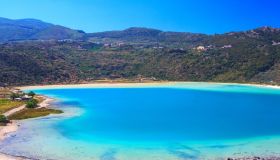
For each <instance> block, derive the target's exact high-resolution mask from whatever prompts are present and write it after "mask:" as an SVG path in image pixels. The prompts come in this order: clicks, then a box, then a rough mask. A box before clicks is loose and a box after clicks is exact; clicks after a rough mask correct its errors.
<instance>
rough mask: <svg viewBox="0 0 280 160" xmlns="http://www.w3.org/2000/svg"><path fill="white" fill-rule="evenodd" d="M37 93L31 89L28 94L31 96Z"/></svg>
mask: <svg viewBox="0 0 280 160" xmlns="http://www.w3.org/2000/svg"><path fill="white" fill-rule="evenodd" d="M35 95H36V94H35V93H34V92H33V91H30V92H29V93H28V96H31V97H34V96H35Z"/></svg>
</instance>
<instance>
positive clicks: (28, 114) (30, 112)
mask: <svg viewBox="0 0 280 160" xmlns="http://www.w3.org/2000/svg"><path fill="white" fill-rule="evenodd" d="M61 113H63V111H61V110H56V109H49V108H38V109H34V108H26V109H24V110H22V111H19V112H17V113H15V114H13V115H11V116H9V117H8V118H9V119H10V120H22V119H29V118H37V117H43V116H48V115H50V114H61Z"/></svg>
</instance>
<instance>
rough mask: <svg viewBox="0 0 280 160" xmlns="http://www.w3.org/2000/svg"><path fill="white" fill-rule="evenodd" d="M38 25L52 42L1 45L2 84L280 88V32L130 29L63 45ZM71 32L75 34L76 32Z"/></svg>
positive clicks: (266, 29)
mask: <svg viewBox="0 0 280 160" xmlns="http://www.w3.org/2000/svg"><path fill="white" fill-rule="evenodd" d="M28 24H29V22H28ZM35 24H36V25H35ZM32 26H36V27H35V28H39V29H38V30H41V29H42V28H45V29H44V31H45V32H46V33H50V34H42V35H40V34H33V35H40V36H41V37H43V38H42V39H47V40H48V41H13V42H6V43H2V44H0V68H1V72H0V84H7V85H31V84H57V83H81V82H89V81H93V80H98V79H105V78H107V79H118V78H124V79H137V78H139V77H142V78H143V77H146V78H150V79H157V80H171V81H215V82H241V83H248V82H250V83H252V82H254V83H266V84H280V30H279V29H277V28H271V27H261V28H257V29H254V30H249V31H244V32H231V33H226V34H219V35H205V34H193V33H180V32H164V31H160V30H156V29H148V28H129V29H127V30H124V31H110V32H102V33H91V34H85V35H84V39H82V40H79V41H76V40H75V38H74V39H72V40H63V41H61V40H50V39H53V37H52V34H54V33H55V35H59V34H57V33H56V32H57V31H58V30H57V29H52V27H54V26H53V25H51V24H45V23H43V24H41V23H40V22H38V23H37V22H36V21H33V24H32ZM64 31H65V30H64V29H62V31H61V34H62V35H64V34H65V32H64ZM40 33H43V31H41V32H40ZM66 33H67V34H66V35H67V36H68V35H71V33H72V30H71V32H70V33H68V32H66ZM75 33H76V32H75ZM81 34H82V33H81ZM74 35H75V34H74ZM74 35H71V37H75V36H74ZM37 37H39V36H37ZM54 39H55V38H54Z"/></svg>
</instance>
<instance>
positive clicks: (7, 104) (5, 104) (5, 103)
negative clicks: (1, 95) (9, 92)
mask: <svg viewBox="0 0 280 160" xmlns="http://www.w3.org/2000/svg"><path fill="white" fill-rule="evenodd" d="M21 105H24V102H18V101H12V100H9V99H0V114H3V113H5V112H7V111H9V110H11V109H14V108H17V107H19V106H21Z"/></svg>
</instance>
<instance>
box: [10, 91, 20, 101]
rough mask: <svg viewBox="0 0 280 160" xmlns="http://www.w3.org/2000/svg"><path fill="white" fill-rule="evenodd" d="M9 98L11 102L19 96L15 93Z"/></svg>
mask: <svg viewBox="0 0 280 160" xmlns="http://www.w3.org/2000/svg"><path fill="white" fill-rule="evenodd" d="M10 97H11V99H12V100H15V99H16V98H19V97H20V96H19V94H17V93H12V94H11V96H10Z"/></svg>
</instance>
